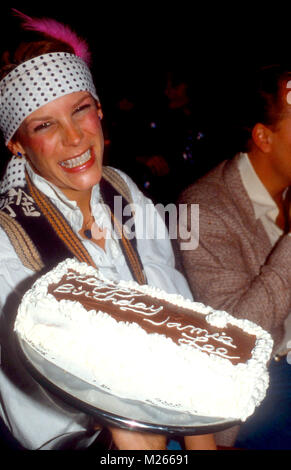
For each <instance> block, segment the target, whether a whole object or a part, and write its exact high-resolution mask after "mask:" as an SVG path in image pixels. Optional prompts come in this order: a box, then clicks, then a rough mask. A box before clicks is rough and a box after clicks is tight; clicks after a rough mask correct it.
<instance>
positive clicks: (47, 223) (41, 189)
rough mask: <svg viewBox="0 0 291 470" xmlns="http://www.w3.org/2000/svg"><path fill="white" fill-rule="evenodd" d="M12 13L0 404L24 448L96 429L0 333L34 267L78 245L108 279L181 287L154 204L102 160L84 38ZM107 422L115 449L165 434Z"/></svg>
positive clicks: (87, 435) (5, 75) (143, 444)
mask: <svg viewBox="0 0 291 470" xmlns="http://www.w3.org/2000/svg"><path fill="white" fill-rule="evenodd" d="M20 15H21V17H22V18H23V19H24V21H25V25H24V27H25V28H26V29H33V30H35V31H37V32H38V35H37V37H36V39H35V40H34V41H31V40H30V42H21V43H20V44H19V46H18V48H17V49H16V50H15V51H14V52H13V54H12V55H11V54H10V56H8V54H7V53H6V54H5V64H4V66H3V67H2V69H1V82H0V89H1V97H2V101H1V113H0V114H1V115H0V126H1V129H2V131H3V134H4V138H5V143H6V145H7V147H8V149H9V150H10V151H11V152H12V154H13V155H14V156H13V158H12V160H11V161H10V163H9V165H8V167H7V171H6V174H5V176H4V178H3V181H2V186H1V192H2V198H1V201H0V204H1V206H0V207H1V209H2V211H1V218H0V221H1V226H2V227H3V229H1V231H0V260H1V262H0V276H1V293H0V298H1V306H2V314H1V338H0V339H1V345H2V365H3V367H2V368H1V370H0V387H1V403H2V409H1V415H2V418H3V420H4V422H5V423H6V425H7V426H8V428H9V429H10V431H11V432H12V434H13V435H14V436H15V438H16V439H17V440H18V441H19V442H20V443H21V444H22V445H23V446H24V447H25V448H29V449H58V448H61V449H64V448H82V447H87V446H89V445H90V443H91V442H92V441H93V440H94V439H95V438H96V435H97V433H98V432H99V431H98V426H96V423H94V421H93V419H92V418H90V417H89V416H86V415H84V414H83V413H80V412H78V411H77V410H74V409H71V408H69V407H67V406H66V405H64V404H63V403H60V402H58V401H57V400H56V399H55V398H53V397H51V396H50V395H49V394H48V392H47V391H45V390H43V389H42V388H41V387H40V386H39V385H37V384H36V383H35V382H34V381H32V379H31V378H30V376H29V375H28V374H27V373H26V371H25V370H24V369H23V367H22V366H21V364H20V363H19V360H18V358H17V356H16V354H15V353H14V350H13V349H12V346H11V344H12V343H11V341H9V334H8V333H7V332H8V331H10V332H11V325H12V321H13V319H12V318H11V312H12V311H13V312H15V310H16V307H17V303H18V302H19V300H20V298H21V296H22V295H23V292H24V291H25V290H26V289H27V288H28V287H29V286H30V285H31V283H32V281H33V280H34V279H35V276H37V272H38V271H40V270H43V269H46V270H47V269H50V267H52V266H53V265H55V264H56V263H57V262H58V261H60V260H61V259H64V258H66V257H67V256H77V257H78V258H79V259H81V260H85V261H87V262H89V263H91V264H93V265H95V266H98V269H99V270H100V271H101V272H102V273H103V274H104V275H106V276H107V277H109V278H111V279H116V280H119V279H126V280H128V279H132V278H134V279H136V280H137V281H138V282H141V283H142V282H147V283H149V284H152V285H155V286H157V287H160V288H163V289H165V290H167V291H168V292H178V293H180V294H182V295H184V296H185V297H190V298H191V294H190V291H189V288H188V285H187V283H186V281H185V279H184V278H183V276H182V275H181V274H180V273H179V272H178V271H176V270H175V268H174V258H173V253H172V249H171V245H170V242H169V240H168V238H165V239H157V238H152V237H151V236H150V227H149V226H147V225H145V224H144V216H145V214H146V213H147V214H150V217H154V218H155V220H156V221H157V224H158V231H160V230H164V224H163V221H162V219H161V218H160V216H158V214H157V213H156V211H155V208H154V206H153V204H152V203H151V202H150V201H149V200H148V199H146V198H145V197H144V196H143V195H142V194H141V193H140V192H139V190H138V189H137V187H136V186H135V184H134V183H133V182H132V181H131V180H130V179H129V178H128V177H127V176H126V175H125V174H123V173H121V172H118V171H114V170H113V173H112V170H111V171H110V170H109V172H108V169H107V171H106V169H103V167H102V157H103V134H102V128H101V123H100V120H101V118H102V111H101V107H100V103H99V99H98V96H97V94H96V90H95V87H94V84H93V81H92V77H91V74H90V71H89V68H88V66H87V64H86V61H87V60H88V50H87V48H86V46H85V45H84V43H83V42H82V41H80V40H79V39H78V38H77V37H76V36H74V35H73V33H72V32H71V31H70V30H68V29H67V28H66V27H63V26H62V25H60V24H59V23H56V22H54V21H51V20H44V21H41V20H32V19H30V18H29V17H26V16H25V15H22V14H20ZM39 33H41V34H39ZM116 194H118V195H119V196H120V197H121V199H122V201H123V203H124V202H130V201H128V199H130V200H131V202H134V210H135V212H134V231H133V233H134V236H133V237H131V238H132V240H131V242H130V243H126V242H124V236H123V235H122V230H121V231H119V232H118V230H119V229H120V226H121V225H122V224H123V223H124V220H121V221H118V220H115V215H114V214H113V212H112V211H111V209H110V204H111V200H112V195H116ZM104 199H105V202H106V203H107V202H108V204H109V212H108V211H107V205H104V204H102V202H104ZM131 215H132V214H131ZM112 217H113V218H114V221H115V222H116V224H114V226H113V224H112ZM15 221H16V223H15ZM12 222H13V231H14V235H15V233H16V232H17V234H18V229H19V226H20V227H21V228H22V229H24V230H25V233H26V235H28V237H29V243H30V244H26V245H25V249H23V245H21V243H22V241H21V242H19V244H18V245H17V244H15V243H14V241H15V237H14V238H13V236H11V230H10V229H11V223H12ZM131 227H132V225H131ZM116 231H117V232H118V233H117V232H116ZM20 232H21V230H20V229H19V233H20ZM21 233H22V232H21ZM64 233H65V235H64ZM20 245H21V249H19V247H20ZM28 246H29V249H27V250H26V248H27V247H28ZM31 247H32V248H31ZM25 251H26V253H25V255H24V256H23V252H25ZM132 259H133V260H134V261H133V262H132ZM96 429H97V431H96ZM111 432H112V435H113V439H114V442H115V445H116V446H117V447H118V448H120V449H164V448H165V446H166V438H165V437H164V436H158V435H153V436H152V435H150V434H139V433H132V432H129V431H122V430H118V429H111ZM187 441H188V445H189V446H194V447H193V448H195V446H196V447H198V448H215V445H214V443H213V440H212V437H211V436H210V437H199V436H197V437H193V438H192V437H189V438H187ZM200 442H201V444H200Z"/></svg>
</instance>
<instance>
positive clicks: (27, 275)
mask: <svg viewBox="0 0 291 470" xmlns="http://www.w3.org/2000/svg"><path fill="white" fill-rule="evenodd" d="M27 170H28V172H29V174H30V177H31V179H32V181H33V183H34V184H35V185H36V186H37V188H38V189H39V190H41V191H42V192H43V193H45V194H46V195H47V196H48V197H49V198H50V200H51V201H52V202H53V203H54V204H55V206H57V208H58V209H59V210H60V211H61V212H62V214H63V215H64V217H65V218H66V219H67V221H68V222H69V224H70V225H71V227H72V229H73V230H74V232H75V233H76V234H77V235H78V236H79V237H80V239H81V240H82V242H83V244H84V246H85V248H86V249H87V251H88V252H89V253H90V255H91V257H92V258H93V259H94V261H95V263H96V265H97V266H98V269H100V271H101V273H102V274H103V275H104V276H106V277H108V278H110V279H115V280H121V279H124V280H130V279H132V276H131V273H130V270H129V268H128V266H127V264H126V261H125V258H124V256H123V253H122V251H121V248H120V246H119V242H118V240H117V238H116V235H115V234H114V233H112V226H111V221H110V218H109V216H108V213H107V211H106V210H105V209H104V206H103V205H102V204H101V201H100V190H99V185H96V186H95V187H94V188H93V191H92V196H91V210H92V214H93V215H94V218H95V221H96V223H97V225H98V226H99V227H102V228H106V233H107V234H108V235H111V236H110V237H107V239H106V243H105V250H103V249H102V248H101V247H99V246H98V245H96V244H95V243H94V242H92V241H90V240H89V239H88V240H87V239H83V238H82V237H81V236H80V235H79V230H80V229H81V227H82V225H83V216H82V213H81V211H80V209H79V208H78V206H77V204H76V202H75V201H70V200H68V199H67V198H66V197H65V196H64V194H63V193H62V192H61V191H60V190H59V189H58V188H56V187H55V186H53V185H52V184H50V183H48V182H47V181H46V180H45V179H44V178H42V177H40V176H38V175H36V174H35V173H34V172H33V171H32V169H31V168H30V166H29V165H27ZM119 174H120V175H121V176H122V177H123V178H124V180H125V181H126V183H127V184H128V186H129V189H130V192H131V195H132V199H133V202H134V210H135V236H136V239H137V248H138V252H139V255H140V258H141V261H142V263H143V267H144V271H145V274H146V277H147V282H148V284H150V285H153V286H156V287H159V288H161V289H164V290H166V291H167V292H169V293H178V294H182V295H183V296H184V297H186V298H190V299H192V294H191V292H190V289H189V287H188V284H187V282H186V280H185V278H184V277H183V275H182V274H181V273H180V272H179V271H177V270H176V269H175V260H174V254H173V250H172V245H171V241H170V240H169V237H168V234H167V230H166V229H165V224H164V221H163V217H162V216H161V215H160V214H159V212H158V211H157V210H156V208H155V206H154V204H153V203H152V202H151V201H150V200H149V199H148V198H146V197H145V196H144V195H143V194H142V193H141V191H139V189H138V188H137V186H136V185H135V184H134V183H133V181H132V180H131V179H130V178H129V177H128V176H127V175H125V174H124V173H122V172H120V171H119ZM32 223H33V216H32ZM154 227H155V228H154ZM33 275H35V273H33V272H32V271H30V270H29V269H27V268H25V267H24V266H23V265H22V263H21V261H20V260H19V258H18V256H17V255H16V253H15V251H14V249H13V246H12V245H11V243H10V241H9V239H8V237H7V235H6V233H5V232H4V231H3V230H2V229H0V286H1V288H0V307H1V316H0V322H1V323H0V346H1V350H0V352H1V356H0V359H1V367H0V396H1V400H0V414H1V417H2V419H3V420H4V422H5V423H6V425H7V426H8V428H9V429H10V431H11V432H12V433H13V435H14V437H15V438H16V439H18V440H19V442H20V443H21V444H22V445H23V446H24V447H25V448H28V449H40V448H41V449H56V448H62V447H63V445H64V444H67V443H68V442H69V443H71V447H73V446H74V447H75V448H78V447H86V446H88V445H89V444H90V443H91V441H92V439H94V438H95V437H96V435H97V434H96V432H94V430H93V419H92V418H91V417H89V416H87V415H85V414H84V413H81V412H79V411H78V410H75V409H72V408H70V407H67V406H66V405H64V404H63V403H60V402H59V401H58V400H57V399H55V398H54V397H53V396H52V395H50V394H49V393H48V392H47V391H46V390H44V389H43V388H42V387H41V386H40V385H38V384H37V383H36V382H35V381H34V380H33V379H32V378H31V376H30V375H29V374H28V372H27V371H26V370H25V368H24V367H23V365H22V363H21V362H20V361H19V358H18V356H17V354H16V352H15V351H14V350H13V348H12V347H11V344H10V342H9V341H8V337H9V335H8V331H11V329H12V325H10V326H8V323H9V322H8V320H7V318H8V317H9V314H10V313H11V306H10V302H11V300H12V305H15V309H16V306H17V303H18V302H19V301H20V299H21V297H22V296H23V293H24V291H25V289H26V288H27V287H23V284H25V282H26V281H29V279H31V278H32V276H33ZM12 310H13V307H12ZM12 313H13V312H12ZM113 353H114V351H113ZM165 360H166V358H165ZM87 430H89V431H91V437H90V436H89V437H88V434H87V435H86V431H87Z"/></svg>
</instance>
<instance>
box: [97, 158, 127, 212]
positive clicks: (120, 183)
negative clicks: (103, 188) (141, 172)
mask: <svg viewBox="0 0 291 470" xmlns="http://www.w3.org/2000/svg"><path fill="white" fill-rule="evenodd" d="M102 176H103V178H104V179H105V180H106V181H108V182H109V183H110V184H111V185H112V186H113V187H114V188H115V189H116V191H117V192H118V193H119V194H120V195H121V196H122V197H124V199H125V200H126V201H127V202H128V203H129V204H131V203H132V197H131V192H130V190H129V187H128V185H127V184H126V182H125V181H124V179H123V178H122V177H121V176H120V174H119V173H118V172H117V171H116V170H114V168H112V167H110V166H104V167H103V169H102Z"/></svg>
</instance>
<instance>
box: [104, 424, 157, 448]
mask: <svg viewBox="0 0 291 470" xmlns="http://www.w3.org/2000/svg"><path fill="white" fill-rule="evenodd" d="M109 429H110V432H111V434H112V438H113V441H114V444H115V445H116V447H117V449H118V450H164V449H166V436H161V435H159V434H151V433H147V432H144V433H143V432H135V431H125V430H124V429H119V428H109Z"/></svg>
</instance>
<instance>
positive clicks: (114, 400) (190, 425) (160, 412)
mask: <svg viewBox="0 0 291 470" xmlns="http://www.w3.org/2000/svg"><path fill="white" fill-rule="evenodd" d="M16 339H17V346H18V350H19V353H20V357H21V360H22V362H23V363H24V365H25V367H26V368H27V369H28V371H29V373H30V374H31V375H32V376H33V378H34V379H35V380H36V381H37V382H38V383H39V384H40V385H42V386H43V387H45V388H46V389H47V390H48V391H50V392H51V393H53V394H54V395H56V396H58V398H61V399H62V400H63V401H65V402H66V403H68V404H69V405H71V406H73V407H74V408H77V409H78V410H80V411H83V412H85V413H86V414H90V415H92V416H94V418H95V419H96V423H99V424H100V425H102V426H117V427H120V428H123V429H132V430H136V431H145V432H153V433H161V434H167V435H184V436H185V435H195V434H208V433H213V432H217V431H222V430H224V429H227V428H229V427H231V426H234V425H235V424H238V423H239V421H235V420H233V419H225V418H219V417H209V416H199V415H195V414H190V413H185V412H181V411H176V410H174V409H166V408H162V407H158V406H156V405H151V404H147V403H143V402H139V401H135V400H128V399H124V398H120V397H118V396H116V395H112V394H111V393H108V392H106V391H105V390H104V389H101V388H99V387H97V386H94V385H91V384H89V383H87V382H85V381H83V380H81V379H79V378H78V377H76V376H74V375H72V374H70V373H68V372H66V371H65V370H63V369H61V368H60V367H58V366H56V365H55V364H53V363H52V362H50V361H48V360H47V359H46V358H44V357H43V356H42V355H41V354H39V353H38V352H37V351H35V350H34V349H33V348H32V347H31V346H30V345H29V344H28V343H27V342H26V341H23V340H22V339H21V338H20V337H19V336H18V335H16Z"/></svg>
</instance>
